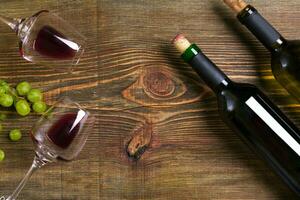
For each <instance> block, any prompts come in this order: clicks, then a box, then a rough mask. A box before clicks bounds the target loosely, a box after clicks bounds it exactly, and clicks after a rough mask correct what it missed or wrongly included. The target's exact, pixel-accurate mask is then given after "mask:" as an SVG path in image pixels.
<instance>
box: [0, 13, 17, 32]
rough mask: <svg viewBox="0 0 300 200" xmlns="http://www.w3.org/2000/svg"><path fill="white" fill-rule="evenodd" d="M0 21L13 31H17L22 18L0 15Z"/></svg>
mask: <svg viewBox="0 0 300 200" xmlns="http://www.w3.org/2000/svg"><path fill="white" fill-rule="evenodd" d="M0 21H2V22H3V23H5V24H6V25H8V26H9V27H10V28H11V29H12V30H13V31H15V32H16V31H17V29H18V26H19V24H20V23H21V21H22V19H18V18H9V17H5V16H3V15H0Z"/></svg>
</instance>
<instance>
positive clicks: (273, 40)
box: [237, 5, 286, 52]
mask: <svg viewBox="0 0 300 200" xmlns="http://www.w3.org/2000/svg"><path fill="white" fill-rule="evenodd" d="M237 18H238V19H239V21H240V22H241V23H242V24H244V25H245V26H246V27H247V28H248V29H249V30H250V31H251V32H252V34H253V35H254V36H255V37H256V38H257V39H258V40H259V41H260V42H261V43H262V44H263V45H264V46H265V47H266V48H267V49H268V50H269V51H271V52H276V51H277V50H278V49H280V48H281V46H282V45H284V44H285V43H286V40H285V39H284V38H283V37H282V36H281V35H280V33H278V31H277V30H276V29H275V28H274V27H273V26H272V25H271V24H270V23H269V22H268V21H267V20H266V19H265V18H263V17H262V16H261V15H260V14H259V12H258V11H257V10H256V9H255V8H254V7H253V6H251V5H248V6H247V7H246V8H244V9H243V10H242V11H241V12H240V13H239V14H238V15H237Z"/></svg>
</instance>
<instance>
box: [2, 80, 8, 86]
mask: <svg viewBox="0 0 300 200" xmlns="http://www.w3.org/2000/svg"><path fill="white" fill-rule="evenodd" d="M0 85H8V83H7V82H6V81H4V80H0Z"/></svg>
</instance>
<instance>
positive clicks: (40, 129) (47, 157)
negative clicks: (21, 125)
mask: <svg viewBox="0 0 300 200" xmlns="http://www.w3.org/2000/svg"><path fill="white" fill-rule="evenodd" d="M94 122H95V118H94V117H93V116H92V115H91V114H90V113H89V112H88V111H87V110H85V109H83V108H82V107H81V106H80V105H79V104H78V103H75V102H73V101H71V100H70V99H68V98H64V99H62V100H60V101H58V102H57V103H56V104H55V105H54V106H52V107H51V108H50V109H48V111H47V112H46V113H45V114H44V115H43V116H42V117H41V118H40V120H39V121H38V122H37V123H36V124H35V125H34V127H33V128H32V130H31V138H32V140H33V143H34V147H35V157H34V159H33V163H32V166H31V167H30V169H29V171H28V172H27V174H26V175H25V177H24V178H23V180H22V181H21V182H20V184H19V186H18V187H17V188H16V189H15V191H14V192H13V193H12V194H11V195H10V196H9V197H7V198H5V197H1V198H0V200H14V199H16V198H17V197H18V195H19V193H20V192H21V190H22V189H23V187H24V186H25V184H26V183H27V181H28V180H29V178H30V177H31V175H32V174H33V173H34V172H35V171H36V170H37V169H39V168H41V167H42V166H44V165H46V164H47V163H51V162H56V161H58V160H60V161H70V160H73V159H75V157H76V156H77V155H78V154H79V152H80V151H81V149H82V148H83V146H84V144H85V142H86V140H87V137H88V134H89V133H90V131H91V129H92V127H93V124H94Z"/></svg>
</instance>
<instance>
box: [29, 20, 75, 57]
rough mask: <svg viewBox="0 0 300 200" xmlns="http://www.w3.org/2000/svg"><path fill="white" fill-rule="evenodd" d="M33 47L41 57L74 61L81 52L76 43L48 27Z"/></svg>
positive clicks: (38, 36) (42, 31)
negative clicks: (78, 52) (77, 53)
mask: <svg viewBox="0 0 300 200" xmlns="http://www.w3.org/2000/svg"><path fill="white" fill-rule="evenodd" d="M33 45H34V46H33V48H34V49H35V50H36V51H37V52H39V53H40V54H41V55H44V56H47V57H50V58H54V59H72V58H73V57H75V55H76V52H77V51H78V50H79V46H78V45H77V44H76V43H74V42H72V41H69V40H68V39H67V37H66V36H64V35H63V34H62V33H60V32H58V31H57V30H56V29H54V28H53V27H51V26H48V25H46V26H44V27H42V28H41V30H40V31H39V33H38V34H37V37H36V39H35V42H34V44H33Z"/></svg>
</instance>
